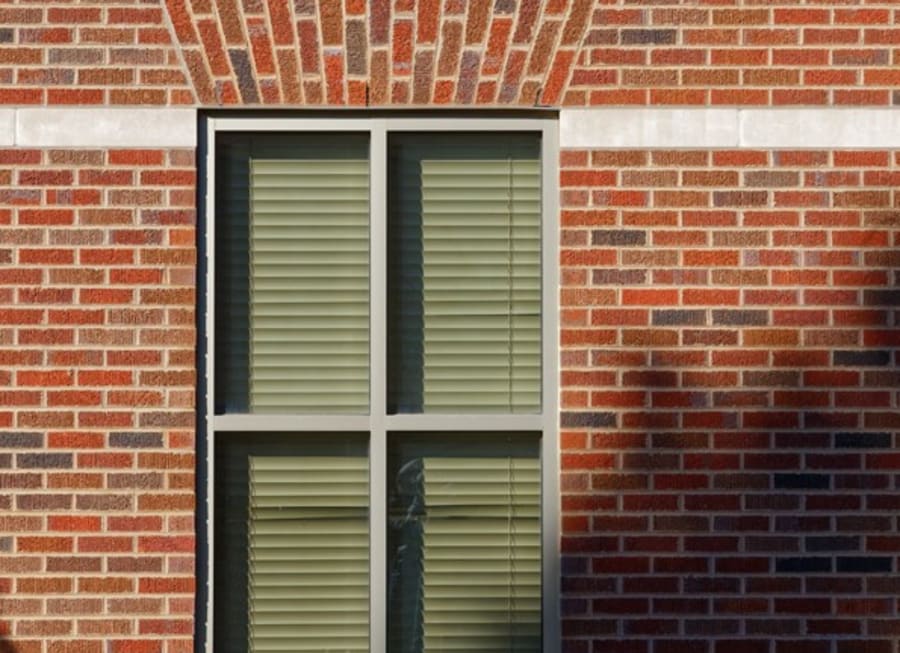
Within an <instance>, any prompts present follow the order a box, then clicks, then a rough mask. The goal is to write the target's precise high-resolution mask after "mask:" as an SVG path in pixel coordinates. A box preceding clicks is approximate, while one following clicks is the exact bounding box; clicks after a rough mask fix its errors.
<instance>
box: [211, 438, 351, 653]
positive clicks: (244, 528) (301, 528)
mask: <svg viewBox="0 0 900 653" xmlns="http://www.w3.org/2000/svg"><path fill="white" fill-rule="evenodd" d="M365 449H366V438H365V437H364V436H357V435H353V434H342V433H329V434H322V435H317V434H305V435H304V437H303V438H297V435H296V434H262V433H253V434H221V437H220V442H219V443H218V445H217V450H216V497H217V501H216V515H215V521H214V524H215V551H214V554H215V570H216V571H215V579H214V580H215V596H216V603H215V609H214V648H215V650H216V651H217V652H218V651H221V652H224V653H247V652H250V653H269V652H271V653H277V652H283V651H292V652H296V653H304V652H306V651H310V652H312V651H315V652H320V651H334V652H339V651H340V652H356V651H368V650H369V551H368V550H369V481H368V459H367V456H366V450H365Z"/></svg>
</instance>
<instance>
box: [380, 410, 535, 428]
mask: <svg viewBox="0 0 900 653" xmlns="http://www.w3.org/2000/svg"><path fill="white" fill-rule="evenodd" d="M544 426H545V424H544V418H543V416H542V415H539V414H534V415H434V414H416V415H411V414H405V415H388V416H386V417H385V419H384V428H385V430H387V431H448V432H461V431H540V430H542V429H543V428H544Z"/></svg>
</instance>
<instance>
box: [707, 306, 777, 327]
mask: <svg viewBox="0 0 900 653" xmlns="http://www.w3.org/2000/svg"><path fill="white" fill-rule="evenodd" d="M712 321H713V324H722V325H727V326H741V325H753V326H762V325H767V324H769V311H750V310H746V311H731V310H719V309H716V310H713V312H712Z"/></svg>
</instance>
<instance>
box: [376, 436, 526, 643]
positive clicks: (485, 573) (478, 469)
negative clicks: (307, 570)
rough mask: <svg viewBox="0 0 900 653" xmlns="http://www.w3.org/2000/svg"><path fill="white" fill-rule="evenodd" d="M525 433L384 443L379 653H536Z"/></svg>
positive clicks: (402, 438)
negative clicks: (383, 643) (384, 607)
mask: <svg viewBox="0 0 900 653" xmlns="http://www.w3.org/2000/svg"><path fill="white" fill-rule="evenodd" d="M539 442H540V439H539V435H537V434H534V433H503V434H494V433H466V434H459V433H453V434H446V433H445V434H441V433H429V434H427V436H426V435H424V434H422V435H414V434H394V435H392V437H391V438H390V440H389V452H388V465H389V468H388V480H389V501H390V503H389V513H388V520H389V523H388V556H389V560H388V565H389V566H388V644H389V647H388V650H389V651H391V653H433V652H436V651H442V652H443V651H479V652H484V653H487V652H494V651H496V652H501V651H503V652H507V651H509V652H511V651H540V650H541V524H540V509H541V499H540V496H541V486H540V478H541V473H540V460H539V457H538V452H539V447H540V444H539Z"/></svg>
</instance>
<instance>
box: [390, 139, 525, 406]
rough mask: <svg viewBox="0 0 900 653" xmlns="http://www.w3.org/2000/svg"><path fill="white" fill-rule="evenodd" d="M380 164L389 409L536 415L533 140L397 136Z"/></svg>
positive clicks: (391, 140) (391, 141)
mask: <svg viewBox="0 0 900 653" xmlns="http://www.w3.org/2000/svg"><path fill="white" fill-rule="evenodd" d="M388 157H389V161H388V185H389V189H388V213H389V215H388V232H389V235H388V261H389V269H388V320H389V322H388V324H389V328H388V331H389V337H388V361H389V374H388V412H390V413H420V412H428V413H478V412H484V413H536V412H539V411H540V402H541V396H540V391H541V263H540V261H541V242H540V237H541V165H540V137H539V135H537V134H518V133H508V134H459V133H448V134H406V133H401V134H395V135H392V136H391V137H390V138H389V140H388Z"/></svg>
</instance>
